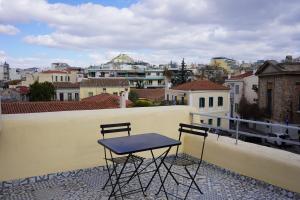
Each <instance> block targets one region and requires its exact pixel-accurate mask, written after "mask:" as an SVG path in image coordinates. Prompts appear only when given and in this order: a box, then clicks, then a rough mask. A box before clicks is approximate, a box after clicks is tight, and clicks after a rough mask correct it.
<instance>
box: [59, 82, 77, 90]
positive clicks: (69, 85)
mask: <svg viewBox="0 0 300 200" xmlns="http://www.w3.org/2000/svg"><path fill="white" fill-rule="evenodd" d="M53 85H54V87H55V88H56V89H63V88H70V89H71V88H72V89H73V88H74V89H77V88H78V89H79V86H80V83H71V82H54V83H53Z"/></svg>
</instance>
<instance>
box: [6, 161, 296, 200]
mask: <svg viewBox="0 0 300 200" xmlns="http://www.w3.org/2000/svg"><path fill="white" fill-rule="evenodd" d="M149 161H150V160H147V161H146V162H149ZM153 168H154V166H153V165H152V166H150V168H149V169H153ZM173 169H174V170H176V171H177V172H178V173H181V174H184V173H185V171H184V170H183V168H182V167H174V168H173ZM189 169H190V170H191V171H192V172H194V171H195V170H196V165H194V166H191V167H189ZM161 173H162V174H165V173H166V170H161ZM150 176H151V174H150V173H149V174H145V175H143V176H142V177H141V179H142V180H141V181H142V184H143V186H145V185H147V183H148V181H149V179H150ZM197 177H198V178H196V182H197V184H198V185H199V186H200V188H201V190H202V191H203V193H204V194H203V195H202V194H200V193H199V192H198V191H196V190H191V191H190V193H189V195H188V198H187V199H204V200H223V199H226V200H230V199H232V200H240V199H245V200H250V199H251V200H252V199H270V200H271V199H272V200H273V199H276V200H277V199H280V200H285V199H286V200H292V199H298V200H299V199H300V195H299V194H298V193H293V192H290V191H287V190H284V189H281V188H278V187H275V186H272V185H269V184H266V183H264V182H261V181H258V180H255V179H252V178H249V177H245V176H241V175H239V174H236V173H234V172H231V171H229V170H226V169H222V168H219V167H217V166H215V165H212V164H209V163H206V162H203V163H202V166H201V168H200V170H199V173H198V175H197ZM107 178H108V174H107V171H106V170H104V169H103V167H95V168H90V169H82V170H77V171H72V172H64V173H57V174H50V175H46V176H43V177H31V178H28V179H22V180H17V181H12V182H2V183H0V199H7V200H27V199H30V200H32V199H37V200H39V199H41V200H56V199H57V200H61V199H66V200H76V199H78V200H81V199H87V200H90V199H91V200H105V199H108V196H109V193H110V187H107V188H106V189H105V190H102V189H101V188H102V186H103V185H104V184H105V182H106V180H107ZM176 178H177V179H178V180H179V181H184V182H185V183H186V184H188V183H189V180H184V179H183V178H180V177H176ZM159 186H160V182H159V178H158V176H156V177H155V178H154V180H153V182H152V184H151V185H150V187H149V189H148V190H147V196H146V197H144V196H143V195H142V193H136V194H134V195H129V196H127V197H126V198H125V199H146V200H154V199H155V200H157V199H158V200H163V199H166V197H165V195H164V193H163V192H160V193H159V194H158V195H155V193H156V192H157V191H158V188H159ZM133 188H139V182H138V179H137V178H134V179H133V180H132V181H131V182H130V184H127V185H126V187H124V188H123V189H122V191H124V192H125V191H127V190H128V189H133ZM186 189H187V188H186V187H184V186H181V185H179V186H177V185H176V184H175V182H174V181H173V180H172V178H170V176H169V177H168V178H167V182H166V190H167V191H168V192H170V193H172V194H175V195H179V196H181V197H184V195H185V191H186ZM119 199H120V198H119ZM169 199H176V198H175V197H172V196H169Z"/></svg>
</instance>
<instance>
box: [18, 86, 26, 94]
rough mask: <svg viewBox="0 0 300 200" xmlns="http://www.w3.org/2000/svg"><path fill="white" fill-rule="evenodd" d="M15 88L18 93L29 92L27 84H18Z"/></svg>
mask: <svg viewBox="0 0 300 200" xmlns="http://www.w3.org/2000/svg"><path fill="white" fill-rule="evenodd" d="M17 90H18V91H19V93H20V94H25V95H26V94H28V93H29V87H27V86H18V87H17Z"/></svg>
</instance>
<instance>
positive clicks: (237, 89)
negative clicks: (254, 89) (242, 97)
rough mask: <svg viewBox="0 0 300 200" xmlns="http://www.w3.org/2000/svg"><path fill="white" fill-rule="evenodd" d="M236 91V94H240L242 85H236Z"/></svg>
mask: <svg viewBox="0 0 300 200" xmlns="http://www.w3.org/2000/svg"><path fill="white" fill-rule="evenodd" d="M235 93H236V94H239V93H240V86H239V85H236V86H235Z"/></svg>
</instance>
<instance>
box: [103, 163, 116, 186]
mask: <svg viewBox="0 0 300 200" xmlns="http://www.w3.org/2000/svg"><path fill="white" fill-rule="evenodd" d="M113 166H114V165H113ZM116 168H118V164H117V165H116V167H113V169H112V171H111V172H110V170H109V167H108V166H107V171H108V179H107V180H106V182H105V184H104V186H103V187H102V190H104V189H105V188H106V186H107V184H108V182H109V181H111V180H112V178H111V177H112V176H113V174H114V172H115V170H117V169H116ZM111 185H112V184H111Z"/></svg>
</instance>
